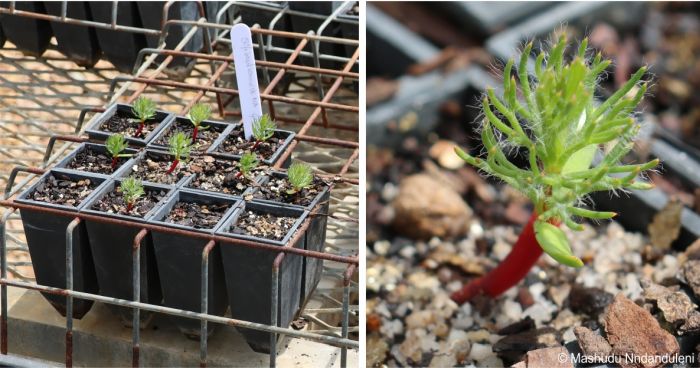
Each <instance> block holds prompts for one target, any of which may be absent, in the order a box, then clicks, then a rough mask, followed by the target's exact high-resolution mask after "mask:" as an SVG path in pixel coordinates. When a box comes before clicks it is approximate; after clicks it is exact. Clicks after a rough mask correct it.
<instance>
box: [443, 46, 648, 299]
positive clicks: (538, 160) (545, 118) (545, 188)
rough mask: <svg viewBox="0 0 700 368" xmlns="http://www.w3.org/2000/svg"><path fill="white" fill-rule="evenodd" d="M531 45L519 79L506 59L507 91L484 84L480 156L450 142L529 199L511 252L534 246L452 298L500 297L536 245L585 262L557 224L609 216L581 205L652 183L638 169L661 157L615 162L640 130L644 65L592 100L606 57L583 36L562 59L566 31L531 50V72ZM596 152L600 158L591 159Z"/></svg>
mask: <svg viewBox="0 0 700 368" xmlns="http://www.w3.org/2000/svg"><path fill="white" fill-rule="evenodd" d="M532 47H533V45H532V42H531V43H529V44H528V45H527V46H525V49H524V50H523V53H522V55H521V57H520V61H519V63H518V65H517V67H516V68H515V69H516V70H515V74H516V75H517V77H518V78H517V81H519V83H518V82H516V78H515V77H511V71H512V69H513V66H514V63H515V62H514V60H510V61H508V63H507V64H506V66H505V70H504V74H503V75H504V78H503V90H504V94H503V98H500V97H497V96H496V94H495V93H494V91H493V89H489V90H488V92H487V95H486V96H485V97H484V99H483V101H482V106H483V111H484V116H485V118H484V122H483V126H482V128H481V139H482V141H483V144H484V147H485V151H486V155H485V156H486V157H483V156H482V157H474V156H471V155H470V154H468V153H467V152H465V151H463V150H462V149H460V148H455V151H456V153H457V155H459V157H461V158H462V159H464V160H465V161H466V162H467V163H469V164H470V165H472V166H474V167H476V168H478V169H480V170H481V171H483V172H485V173H487V174H489V175H492V176H495V177H497V178H499V179H501V180H503V181H504V182H506V183H508V184H509V185H511V186H512V187H513V188H515V189H517V190H519V191H520V192H522V193H523V194H525V195H526V196H527V197H528V198H529V199H530V200H531V201H532V202H533V203H534V205H535V214H533V219H531V221H530V223H529V224H528V227H530V228H528V227H526V229H524V230H523V234H521V237H520V238H519V239H518V242H517V243H516V244H515V245H514V247H513V251H512V253H511V254H512V255H514V254H518V251H519V250H518V249H516V248H518V247H521V248H523V247H528V248H529V249H532V251H531V252H530V253H533V252H534V253H537V252H539V253H537V254H536V256H532V255H530V256H529V257H528V255H527V254H525V255H524V257H528V258H527V260H524V259H523V254H524V253H522V252H520V253H521V256H520V257H515V256H513V257H511V256H509V257H507V258H506V260H504V262H502V264H501V265H499V267H497V268H496V269H495V270H494V271H493V272H492V274H489V275H487V276H485V277H484V278H481V279H478V280H477V282H473V283H472V284H471V285H467V286H465V288H464V289H462V290H461V291H460V292H458V293H455V294H454V295H453V298H454V299H455V300H456V301H458V302H460V303H461V302H464V301H466V300H469V299H470V298H471V297H472V296H473V295H475V294H476V293H479V292H485V293H487V294H488V295H491V296H497V295H498V294H500V293H501V292H503V291H505V290H507V289H508V288H509V287H510V286H512V285H514V284H515V283H517V282H518V281H519V278H521V277H524V276H525V275H526V274H527V271H528V270H529V269H530V267H531V266H532V265H533V264H534V262H535V261H536V260H537V258H538V257H539V254H540V253H541V251H542V250H544V252H546V253H547V254H549V255H550V256H551V257H552V258H554V259H555V260H556V261H558V262H560V263H562V264H564V265H567V266H572V267H581V266H582V265H583V262H582V261H581V260H580V259H579V258H578V257H576V255H574V254H573V253H572V251H571V247H570V245H569V241H568V239H567V237H566V235H565V234H564V232H563V231H562V230H561V229H560V228H559V224H565V225H566V226H568V227H569V228H571V229H573V230H581V229H582V228H583V226H582V225H581V224H580V223H578V222H576V219H577V218H589V219H596V220H599V219H609V218H612V217H614V216H615V215H616V213H614V212H601V211H594V210H589V209H585V208H583V207H582V205H583V204H584V202H585V200H586V198H587V196H588V195H589V194H590V193H592V192H595V191H621V190H628V189H650V188H652V187H653V185H652V184H651V183H648V182H644V181H641V180H639V179H638V177H639V174H640V173H642V172H643V171H645V170H648V169H651V168H653V167H655V166H656V165H658V163H659V161H658V160H653V161H650V162H647V163H643V164H639V165H622V164H620V160H621V159H622V158H623V157H624V156H625V155H626V154H627V153H628V152H629V151H630V150H631V149H632V147H633V140H634V138H635V136H636V133H637V132H638V130H639V125H638V124H637V123H636V122H635V119H634V118H633V117H632V113H633V110H634V109H635V107H636V106H637V105H638V104H639V102H640V101H641V99H642V98H643V97H644V94H645V93H646V91H647V83H645V82H643V81H642V77H643V76H644V74H645V73H646V70H647V69H646V67H642V68H640V69H639V70H638V71H637V72H636V73H634V75H632V76H631V77H630V79H629V80H628V81H627V83H625V84H624V85H623V86H622V87H621V88H620V89H619V90H618V91H616V92H615V93H614V94H612V95H611V96H610V97H609V98H608V99H607V100H606V101H605V102H603V103H602V104H600V105H597V104H596V102H595V99H594V92H595V90H596V87H597V83H598V81H599V78H600V77H601V73H603V72H604V71H605V69H606V68H607V67H608V65H610V61H609V60H603V58H602V56H601V54H600V53H597V54H596V55H595V56H592V57H591V56H587V55H588V54H589V51H588V49H587V40H583V42H581V45H580V46H579V48H578V50H577V51H578V52H577V53H576V55H575V56H574V57H573V60H571V61H570V62H566V61H565V60H564V59H565V57H564V55H565V50H566V48H567V38H566V35H565V34H564V35H562V36H561V37H560V38H559V40H558V42H557V43H556V45H554V46H553V47H552V48H551V50H550V51H549V53H548V54H547V53H545V52H541V53H540V54H539V55H538V56H537V58H536V60H535V64H534V79H532V80H531V79H529V78H528V68H527V64H528V59H529V55H530V52H531V51H532ZM518 84H519V86H518ZM518 92H520V93H518ZM518 95H521V96H522V100H521V99H520V98H519V97H518ZM514 148H517V149H523V150H524V151H526V152H527V157H528V160H529V169H523V168H519V167H517V166H516V165H515V164H513V163H512V162H511V161H510V160H509V159H508V158H507V157H506V153H505V151H508V150H512V149H514ZM598 152H600V155H601V156H602V157H601V158H600V160H598V162H597V163H596V164H595V165H594V166H592V163H593V159H594V157H595V155H596V154H597V153H598ZM532 244H539V246H535V247H532ZM540 249H541V250H540ZM516 258H520V259H516ZM523 268H524V272H523ZM499 269H500V270H499Z"/></svg>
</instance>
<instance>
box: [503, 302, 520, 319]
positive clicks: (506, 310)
mask: <svg viewBox="0 0 700 368" xmlns="http://www.w3.org/2000/svg"><path fill="white" fill-rule="evenodd" d="M502 312H503V314H505V315H506V317H508V318H510V319H511V320H513V321H518V320H520V317H521V316H522V314H523V308H522V307H521V306H520V304H518V303H517V302H514V301H512V300H506V301H505V303H503V309H502Z"/></svg>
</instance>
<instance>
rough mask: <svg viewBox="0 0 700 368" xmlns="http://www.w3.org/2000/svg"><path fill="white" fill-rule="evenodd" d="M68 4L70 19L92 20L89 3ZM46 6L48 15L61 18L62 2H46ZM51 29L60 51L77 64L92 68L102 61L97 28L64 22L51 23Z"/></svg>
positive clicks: (74, 2) (73, 2) (72, 2)
mask: <svg viewBox="0 0 700 368" xmlns="http://www.w3.org/2000/svg"><path fill="white" fill-rule="evenodd" d="M67 4H68V8H67V13H66V15H67V16H68V18H74V19H81V20H90V9H89V6H88V3H86V2H84V1H71V2H68V3H67ZM44 6H45V7H46V12H47V13H48V14H51V15H55V16H61V2H57V1H44ZM51 28H52V29H53V34H54V35H55V36H56V42H57V44H58V51H60V52H61V53H62V54H63V55H66V56H67V57H68V58H69V59H71V60H72V61H73V62H75V63H76V64H78V65H80V66H83V67H86V68H90V67H92V66H94V65H95V64H96V63H97V62H98V61H99V60H100V56H101V55H102V50H100V45H99V44H98V42H97V33H95V28H93V27H85V26H78V25H72V24H66V23H62V22H51Z"/></svg>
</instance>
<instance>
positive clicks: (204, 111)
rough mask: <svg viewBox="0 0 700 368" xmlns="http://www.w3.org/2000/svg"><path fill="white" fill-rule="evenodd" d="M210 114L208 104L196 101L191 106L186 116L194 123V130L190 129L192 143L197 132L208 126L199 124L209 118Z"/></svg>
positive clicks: (195, 138) (195, 139)
mask: <svg viewBox="0 0 700 368" xmlns="http://www.w3.org/2000/svg"><path fill="white" fill-rule="evenodd" d="M210 116H211V108H210V107H209V105H205V104H202V103H198V104H195V105H194V106H192V109H190V113H189V114H188V115H187V118H188V119H190V121H191V122H192V125H194V130H193V131H192V143H194V142H196V141H197V133H198V132H199V131H200V130H205V129H207V128H208V127H203V126H201V124H202V122H203V121H204V120H207V119H209V117H210Z"/></svg>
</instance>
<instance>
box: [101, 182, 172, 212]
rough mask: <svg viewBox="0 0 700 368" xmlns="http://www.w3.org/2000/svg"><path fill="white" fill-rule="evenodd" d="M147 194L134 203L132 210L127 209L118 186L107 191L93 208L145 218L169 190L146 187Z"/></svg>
mask: <svg viewBox="0 0 700 368" xmlns="http://www.w3.org/2000/svg"><path fill="white" fill-rule="evenodd" d="M144 190H145V192H146V194H145V195H143V196H142V197H141V198H139V199H138V200H137V201H136V203H134V206H133V208H132V209H131V211H127V204H126V202H124V196H123V195H122V191H121V188H119V187H117V188H116V190H113V191H111V192H109V193H107V194H106V195H105V196H104V197H102V199H100V200H99V201H98V202H97V203H95V204H93V205H92V208H91V209H93V210H97V211H102V212H106V213H113V214H118V215H126V216H134V217H141V218H143V217H144V216H145V215H146V214H147V213H148V212H149V211H150V210H152V209H153V207H155V206H156V205H157V204H158V202H160V200H161V199H163V198H164V197H165V196H166V195H167V194H168V192H167V191H165V190H159V189H148V188H144Z"/></svg>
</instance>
